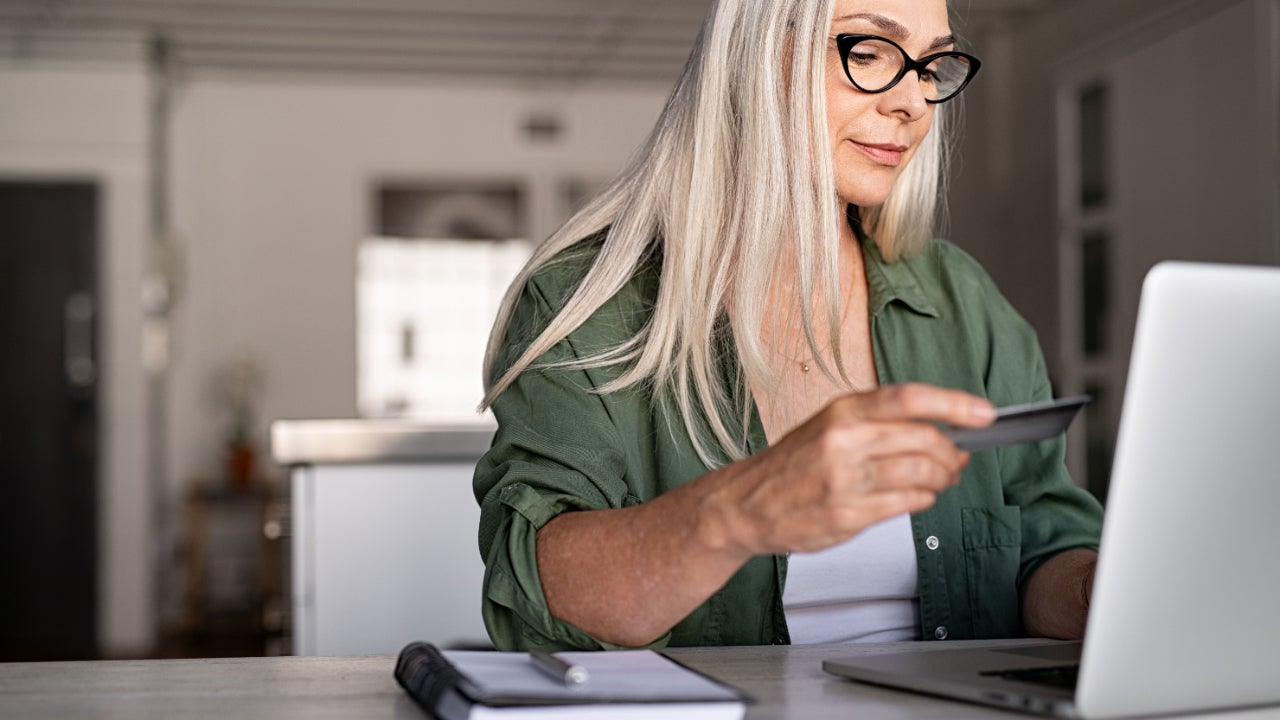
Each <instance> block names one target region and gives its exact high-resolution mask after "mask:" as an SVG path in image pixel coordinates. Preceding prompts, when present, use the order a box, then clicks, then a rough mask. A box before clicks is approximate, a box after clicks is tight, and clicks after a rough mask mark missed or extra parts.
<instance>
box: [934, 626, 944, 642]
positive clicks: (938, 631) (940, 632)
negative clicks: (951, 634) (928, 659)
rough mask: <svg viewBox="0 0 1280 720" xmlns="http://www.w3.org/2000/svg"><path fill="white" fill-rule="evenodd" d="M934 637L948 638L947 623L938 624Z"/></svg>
mask: <svg viewBox="0 0 1280 720" xmlns="http://www.w3.org/2000/svg"><path fill="white" fill-rule="evenodd" d="M933 637H934V638H936V639H938V640H946V639H947V626H946V625H939V626H938V627H937V628H936V629H935V630H934V631H933Z"/></svg>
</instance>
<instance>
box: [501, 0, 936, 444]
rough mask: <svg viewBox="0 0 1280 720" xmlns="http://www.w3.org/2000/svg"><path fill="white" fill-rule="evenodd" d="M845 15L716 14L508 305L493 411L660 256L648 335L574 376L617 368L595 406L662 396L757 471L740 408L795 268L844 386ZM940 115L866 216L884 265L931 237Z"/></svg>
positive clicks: (826, 5)
mask: <svg viewBox="0 0 1280 720" xmlns="http://www.w3.org/2000/svg"><path fill="white" fill-rule="evenodd" d="M833 6H834V0H778V1H776V2H747V1H743V0H716V1H715V2H714V3H713V4H712V7H711V10H710V12H709V13H708V15H707V18H706V20H705V21H704V23H703V26H702V29H701V32H700V33H699V35H698V39H697V42H696V43H695V45H694V47H693V52H692V53H691V55H690V57H689V61H688V63H687V65H686V66H685V68H684V71H683V73H682V74H681V76H680V79H679V81H678V82H677V83H676V86H675V89H674V90H673V92H672V94H671V97H670V98H669V99H668V101H667V104H666V107H665V108H664V110H663V112H662V115H661V117H660V118H659V120H658V123H657V126H656V127H655V128H654V130H653V133H652V134H651V135H650V137H649V139H648V140H647V142H646V143H645V144H644V145H643V146H642V148H641V150H640V151H639V152H638V154H637V155H636V156H635V157H634V158H633V159H632V161H631V162H630V163H629V165H628V166H627V167H626V169H624V170H623V172H622V173H621V174H620V175H619V176H618V177H617V178H616V179H614V180H613V181H612V182H611V183H610V184H609V186H608V187H607V188H606V189H605V190H604V191H603V192H602V193H601V194H600V195H599V196H597V197H596V198H595V199H594V200H593V201H591V202H590V203H589V204H588V205H587V206H586V207H584V208H583V209H582V210H580V211H578V212H577V213H576V214H575V215H574V216H573V217H571V218H570V219H569V220H568V222H566V223H565V224H564V225H563V226H562V227H561V228H560V229H559V230H558V231H557V232H556V233H555V234H554V235H552V236H551V238H549V239H548V240H547V241H546V242H545V243H543V244H542V245H541V246H540V247H539V248H538V250H537V251H536V252H535V253H534V255H533V257H532V258H531V259H530V260H529V263H528V264H527V265H526V266H525V267H524V269H523V270H522V271H521V272H520V274H519V276H517V277H516V279H515V281H514V282H513V284H512V286H511V288H510V289H509V290H508V291H507V294H506V297H505V298H504V300H503V302H502V306H501V308H500V310H499V312H498V316H497V320H496V321H495V323H494V326H493V331H492V333H491V334H490V336H489V345H488V349H487V352H486V354H485V368H484V380H485V397H484V400H483V401H482V403H481V407H482V408H484V407H488V406H489V405H491V404H493V402H494V401H495V400H496V399H497V397H498V396H499V395H501V394H502V392H503V391H504V390H506V389H507V387H509V386H510V385H511V383H512V382H513V381H514V380H515V378H516V377H517V376H518V375H520V373H523V372H525V371H526V370H528V369H530V368H531V367H536V365H535V363H536V362H537V359H538V358H539V357H540V356H541V355H543V354H544V353H545V352H547V351H548V350H549V349H551V348H552V347H553V346H554V345H555V344H557V343H559V342H560V341H561V340H563V339H564V338H565V337H566V336H567V335H569V333H571V332H573V331H574V330H575V329H577V328H578V327H579V326H580V325H582V324H583V323H584V322H585V321H586V320H587V319H588V318H589V317H591V315H592V314H593V313H594V312H595V311H596V310H598V309H599V308H600V306H601V305H603V304H604V303H605V301H607V300H608V299H609V298H610V297H612V296H613V295H614V294H615V293H617V292H618V290H619V289H621V288H622V286H623V285H625V284H626V283H627V281H628V280H630V279H631V277H632V276H633V275H634V274H635V272H636V271H637V269H638V268H639V266H640V265H641V263H643V262H644V261H645V259H646V258H647V257H648V256H649V254H650V253H649V251H650V250H651V249H652V248H653V246H654V244H655V243H656V244H658V246H659V247H660V248H661V257H662V266H661V277H660V282H659V291H658V297H657V298H656V299H655V300H656V302H655V304H654V306H653V315H652V318H651V319H650V322H649V323H648V324H647V325H646V326H645V327H644V328H643V329H642V330H641V331H640V332H638V333H637V334H636V335H635V336H634V337H632V338H631V339H630V340H628V341H627V342H625V343H623V344H622V345H620V346H619V347H616V348H613V349H611V350H607V351H605V352H603V353H601V354H599V355H595V356H592V357H587V358H583V359H581V360H579V361H576V362H573V363H567V364H569V365H572V366H575V367H600V366H606V365H614V364H619V365H621V366H622V367H623V369H624V371H623V372H622V373H621V374H620V376H619V377H618V378H617V379H616V380H614V381H613V382H611V383H609V384H608V385H605V386H603V387H601V388H600V389H599V391H600V392H603V393H609V392H615V391H618V390H621V389H624V388H628V387H632V386H636V385H642V384H646V385H648V386H651V387H653V388H656V389H657V391H658V392H659V393H662V394H663V395H664V396H665V397H667V398H669V399H670V400H672V401H673V402H674V403H675V407H676V408H677V409H678V410H679V413H680V416H681V418H682V420H683V423H684V426H685V430H686V431H687V432H688V434H689V436H690V437H691V438H692V440H693V443H694V447H695V448H696V449H697V452H698V454H699V457H700V458H701V459H702V461H703V462H704V463H705V464H706V465H707V466H709V467H715V466H717V465H720V464H723V463H725V462H728V461H732V460H737V459H740V458H742V457H745V456H746V455H747V447H746V446H747V435H748V427H749V424H748V419H749V413H750V404H749V403H746V402H744V401H743V400H742V399H743V398H749V397H750V393H749V392H748V388H749V387H751V386H752V385H753V384H754V385H757V386H760V387H776V380H777V378H776V375H775V374H774V372H773V371H772V370H771V369H770V366H769V363H768V361H767V353H766V349H765V347H764V346H763V343H762V341H761V329H762V327H763V324H764V322H765V318H766V316H767V314H768V312H769V308H768V307H766V300H767V298H768V297H769V295H770V293H769V290H770V288H771V287H773V286H774V283H777V282H780V279H779V278H777V277H776V275H777V272H778V268H780V267H782V268H792V269H793V270H792V273H793V276H792V277H788V278H786V279H785V282H786V284H787V285H788V286H790V287H792V288H794V289H795V291H796V295H797V303H798V312H799V315H800V317H801V318H802V320H803V328H804V332H805V335H806V337H807V339H808V343H809V347H810V350H811V351H812V352H813V354H814V356H815V357H818V356H820V355H821V354H822V353H820V352H819V349H818V343H817V340H816V339H815V338H816V334H815V332H814V327H815V320H816V319H817V318H815V317H814V314H815V313H814V312H813V311H812V310H811V308H810V303H809V302H801V301H800V300H799V298H812V297H821V298H823V302H822V308H821V312H819V313H817V314H818V315H819V316H820V319H821V320H822V321H823V322H824V323H825V327H826V331H827V332H825V333H824V334H825V336H826V337H828V338H830V340H829V342H830V347H829V348H827V352H830V353H831V355H832V356H833V357H834V360H835V370H836V373H837V374H838V375H839V377H840V378H842V379H844V381H845V383H846V384H847V382H848V381H847V376H846V374H845V369H844V362H843V359H842V358H841V356H840V351H839V346H840V333H839V324H840V317H839V288H840V282H839V271H838V252H839V248H838V246H839V238H840V232H839V231H840V228H839V225H838V223H840V222H844V217H845V213H844V208H843V207H842V206H841V204H840V201H839V199H838V197H837V195H836V190H835V180H834V169H833V166H832V149H831V142H830V139H829V136H828V130H827V116H826V86H825V82H826V80H825V72H826V52H827V45H828V35H829V32H830V25H831V15H832V8H833ZM935 107H936V109H937V112H936V115H935V118H934V127H933V129H932V130H931V131H930V132H929V134H928V135H927V136H926V138H925V139H924V141H923V142H922V143H921V146H920V147H919V148H918V149H917V151H916V154H915V157H913V158H912V160H911V162H910V163H908V165H907V167H906V168H905V169H904V170H903V173H902V175H901V176H900V177H899V178H898V181H897V182H896V183H895V185H894V187H893V190H892V191H891V193H890V195H889V197H888V199H887V200H886V201H885V202H884V204H883V205H882V206H881V207H878V208H861V209H860V217H861V223H862V227H863V229H864V230H865V231H866V232H867V233H868V235H869V236H871V237H873V238H874V239H875V242H876V243H877V244H878V245H879V247H880V250H881V253H882V254H883V255H884V256H885V258H886V259H887V260H889V261H894V260H896V259H898V258H901V257H905V256H909V255H911V254H912V253H914V252H918V251H919V249H920V248H922V247H923V245H924V244H925V243H926V242H927V241H928V238H929V236H930V235H931V233H932V229H933V222H934V218H935V216H936V214H937V212H938V209H939V202H940V200H939V198H940V197H941V190H942V187H941V186H942V183H943V181H944V176H945V173H946V162H945V157H944V156H945V150H946V145H947V143H944V142H943V141H942V139H941V138H942V136H943V135H944V132H945V128H944V127H943V125H944V122H945V121H944V115H945V113H944V112H942V108H943V107H944V106H935ZM601 231H604V232H605V239H604V242H603V245H602V246H601V249H600V252H599V255H598V256H597V258H596V260H595V262H594V264H593V265H592V267H591V268H590V270H589V271H588V272H587V274H586V276H585V277H584V278H583V280H582V282H581V284H580V285H579V286H578V288H577V289H576V291H575V292H574V293H573V294H572V296H571V297H570V298H569V299H568V301H567V302H566V304H565V305H564V307H563V308H562V309H561V310H560V311H559V313H558V314H557V315H556V316H555V318H554V319H552V320H551V322H550V323H549V324H548V325H547V327H546V328H545V329H543V330H542V332H541V334H539V335H538V336H537V337H536V338H535V339H534V340H533V342H532V343H531V344H530V345H529V346H528V347H527V349H525V350H524V352H523V354H521V355H520V357H519V358H517V359H516V361H515V362H514V363H513V364H512V365H511V366H510V367H508V368H505V369H504V368H495V367H494V363H495V362H497V359H498V358H499V357H500V356H501V352H502V350H503V348H504V342H505V338H506V335H507V331H508V324H509V323H510V320H511V316H512V311H513V309H514V306H515V304H516V302H517V300H518V299H519V297H520V295H521V292H522V291H523V289H524V287H525V284H526V283H527V282H528V280H529V279H530V277H532V276H533V275H534V273H536V272H537V271H538V270H539V269H540V268H542V267H543V266H545V265H547V264H548V263H549V262H550V261H551V260H552V259H553V258H555V256H556V255H558V254H559V253H561V252H563V251H564V250H566V249H567V248H570V247H572V246H573V245H575V244H577V243H579V242H581V241H582V240H584V239H586V238H589V237H592V236H593V235H596V234H597V233H599V232H601ZM726 313H727V315H728V317H729V318H731V326H732V330H733V338H734V342H735V343H736V350H737V352H738V356H739V358H740V362H741V369H742V372H741V373H739V376H738V377H737V378H736V380H735V381H734V382H735V383H736V386H735V387H725V383H724V381H723V380H722V379H721V376H722V373H721V372H720V370H719V366H718V364H717V357H716V353H715V344H716V340H717V338H716V329H717V323H718V321H719V320H720V319H721V318H722V316H723V315H724V314H726ZM822 367H823V370H824V371H828V368H827V367H826V366H825V365H823V366H822ZM497 370H500V371H501V374H500V375H498V376H497V377H494V373H495V371H497ZM828 372H829V371H828ZM829 374H830V373H829ZM734 398H737V399H738V400H737V401H736V402H735V401H734V400H733V399H734ZM717 449H718V452H716V451H715V450H717Z"/></svg>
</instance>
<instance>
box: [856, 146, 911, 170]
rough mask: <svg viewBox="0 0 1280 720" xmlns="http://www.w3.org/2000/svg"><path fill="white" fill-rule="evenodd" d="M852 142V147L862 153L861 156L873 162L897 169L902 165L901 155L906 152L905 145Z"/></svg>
mask: <svg viewBox="0 0 1280 720" xmlns="http://www.w3.org/2000/svg"><path fill="white" fill-rule="evenodd" d="M851 142H853V146H854V147H856V148H858V150H860V151H862V154H864V155H866V156H867V157H869V158H871V159H872V160H875V161H876V162H878V163H880V164H881V165H888V166H890V167H897V166H899V165H901V164H902V153H903V152H905V151H906V149H907V146H906V145H896V144H894V143H874V144H871V143H860V142H857V141H851Z"/></svg>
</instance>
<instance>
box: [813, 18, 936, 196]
mask: <svg viewBox="0 0 1280 720" xmlns="http://www.w3.org/2000/svg"><path fill="white" fill-rule="evenodd" d="M844 33H856V34H862V35H879V36H880V37H884V38H888V39H890V40H892V41H894V42H896V43H897V44H898V45H900V46H902V48H903V49H904V50H906V51H907V53H908V54H909V55H911V57H913V58H920V57H923V56H925V55H928V54H930V53H935V52H940V51H943V50H951V49H954V47H955V39H954V38H953V37H951V26H950V23H949V22H948V21H947V3H946V0H836V7H835V13H834V14H833V16H832V22H831V32H830V33H828V36H829V37H828V38H827V127H828V129H829V131H830V132H831V147H832V152H833V154H834V158H833V159H834V161H835V175H836V192H837V194H838V195H839V196H840V200H841V201H843V202H844V203H848V204H853V205H857V206H858V207H875V206H877V205H880V204H882V203H883V202H884V201H885V198H887V197H888V196H889V191H890V190H891V189H892V188H893V183H894V182H895V181H896V180H897V179H898V175H900V174H901V173H902V170H903V169H904V168H905V167H906V165H907V163H908V162H910V160H911V158H912V157H914V156H915V153H916V150H917V149H918V148H919V147H920V143H921V141H923V140H924V138H925V135H927V134H928V133H929V128H930V127H931V125H932V124H933V113H934V111H935V106H934V105H931V104H929V103H926V102H925V99H924V94H923V93H922V92H921V88H920V80H919V78H918V77H917V75H916V73H914V72H909V73H907V75H906V76H905V77H903V78H902V80H901V81H900V82H899V83H898V84H897V85H894V86H893V87H892V88H890V89H889V90H886V91H885V92H882V93H877V94H870V93H865V92H862V91H861V90H859V89H858V88H856V87H854V85H853V83H851V82H849V78H848V77H847V76H846V75H845V72H844V66H843V65H842V64H841V60H840V51H839V50H838V49H837V48H836V41H835V37H836V35H840V34H844Z"/></svg>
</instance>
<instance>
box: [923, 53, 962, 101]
mask: <svg viewBox="0 0 1280 720" xmlns="http://www.w3.org/2000/svg"><path fill="white" fill-rule="evenodd" d="M970 72H972V67H971V66H970V64H969V61H968V60H966V59H964V58H963V57H960V56H959V55H943V56H942V57H940V58H938V59H936V60H934V61H933V62H931V63H929V67H928V69H926V70H925V71H924V72H922V73H920V88H921V89H922V90H923V91H924V96H925V97H926V98H928V99H930V100H945V99H946V98H949V97H951V96H952V95H954V94H955V93H956V91H958V90H959V89H960V87H961V86H962V85H964V81H965V80H966V79H967V78H968V77H969V73H970Z"/></svg>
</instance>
